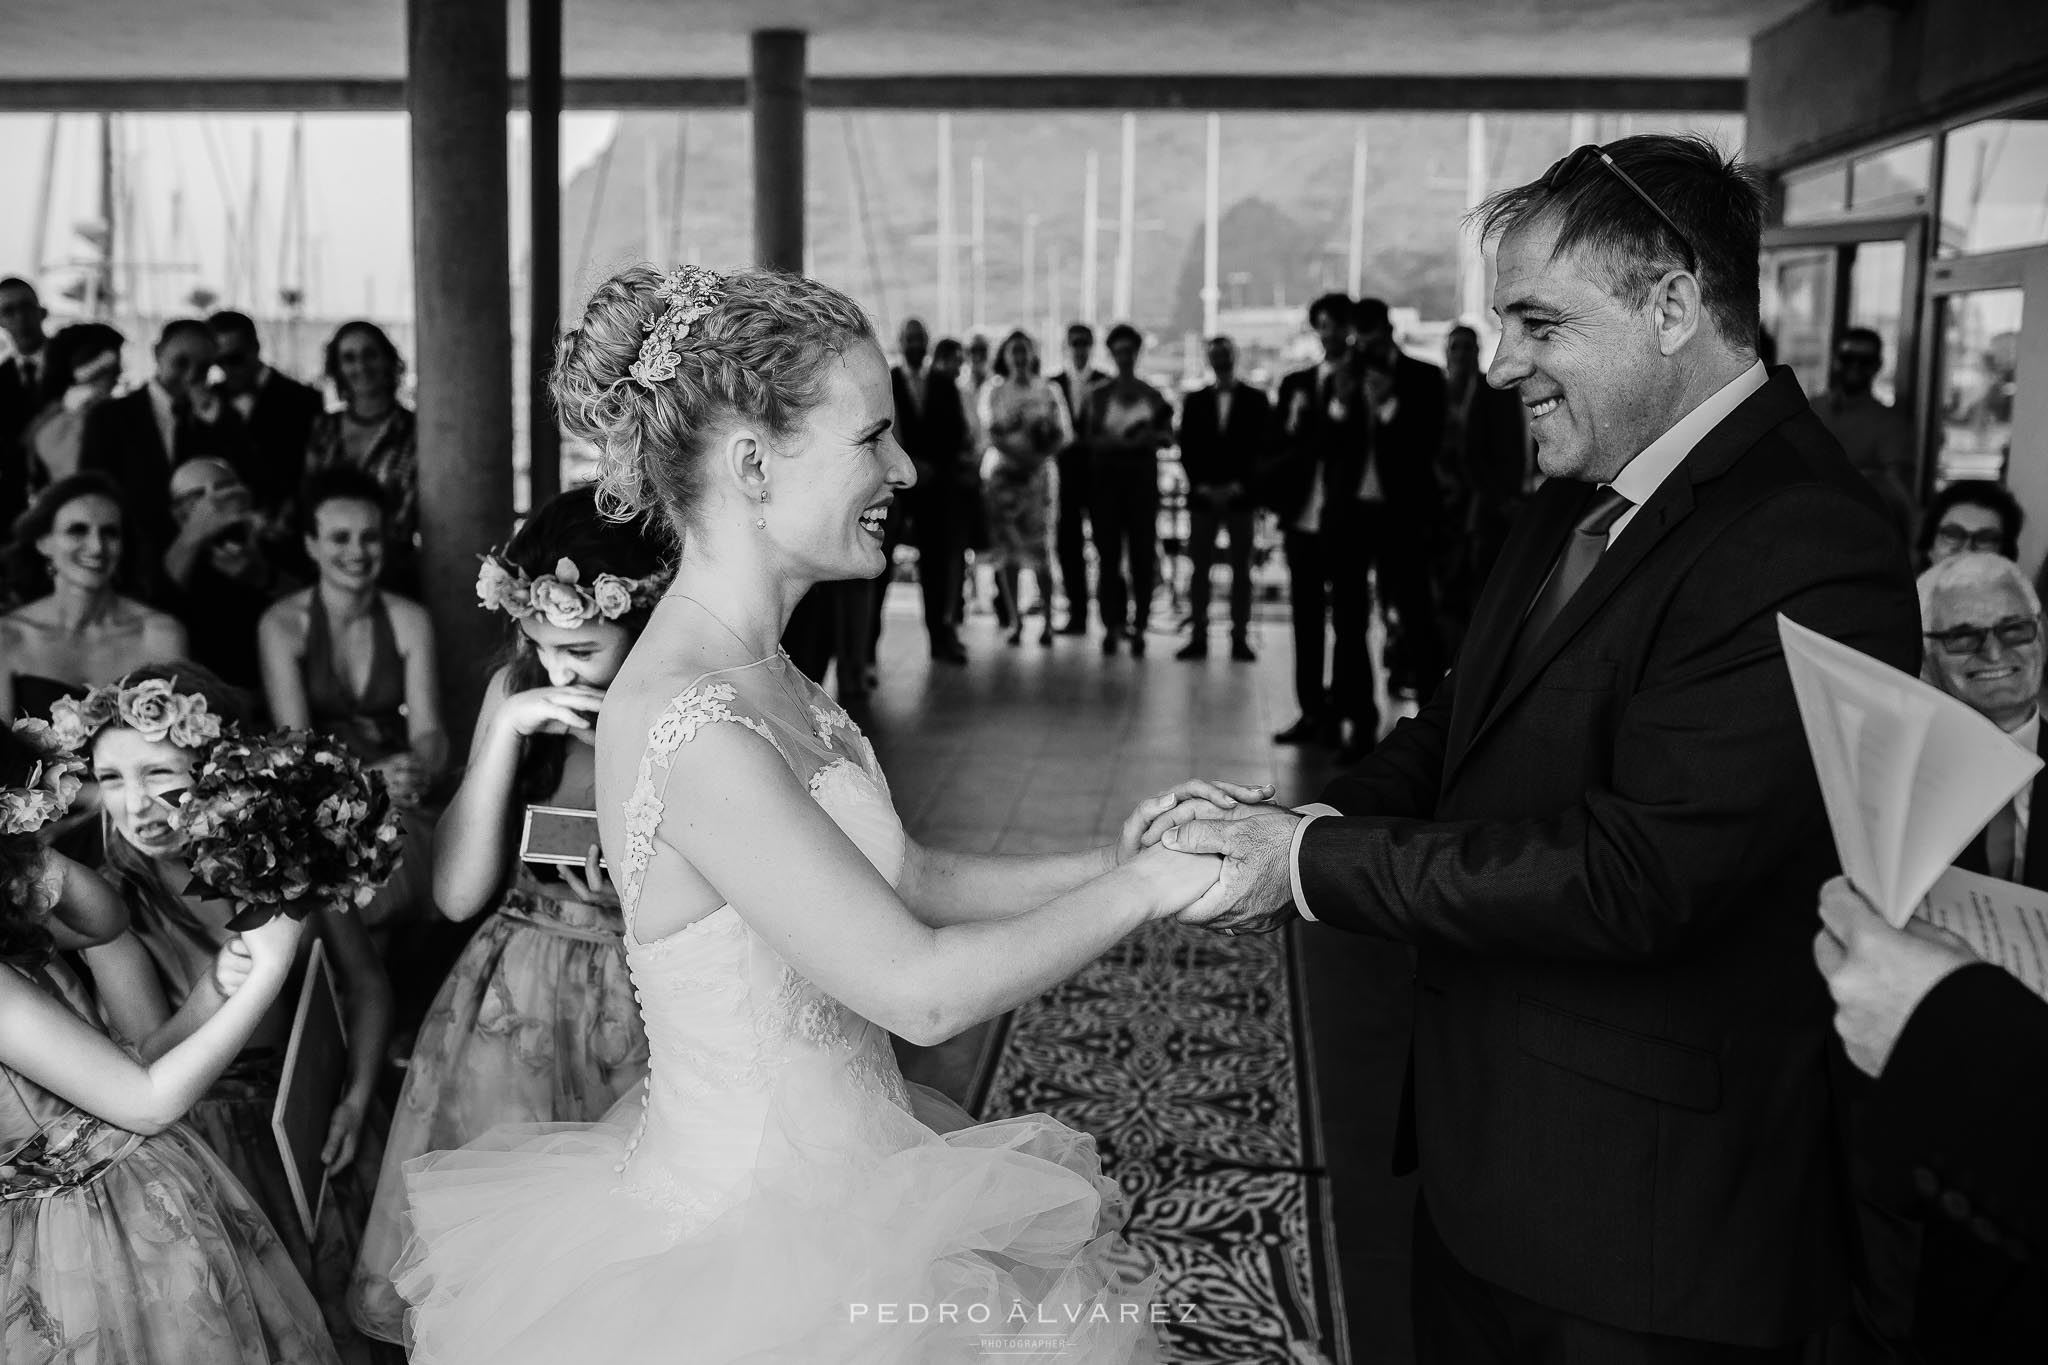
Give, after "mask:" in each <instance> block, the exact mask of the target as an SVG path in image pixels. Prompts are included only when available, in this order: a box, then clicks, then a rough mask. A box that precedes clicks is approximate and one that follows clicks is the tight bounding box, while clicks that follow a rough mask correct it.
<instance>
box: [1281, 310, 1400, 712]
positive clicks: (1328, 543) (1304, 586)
mask: <svg viewBox="0 0 2048 1365" xmlns="http://www.w3.org/2000/svg"><path fill="white" fill-rule="evenodd" d="M1351 315H1352V302H1351V300H1350V299H1349V298H1348V297H1346V296H1345V295H1343V294H1325V295H1323V296H1322V297H1321V298H1319V299H1317V300H1316V301H1315V302H1313V303H1311V304H1310V305H1309V306H1308V321H1309V326H1310V327H1312V328H1314V329H1315V333H1316V336H1317V338H1318V339H1319V340H1320V341H1321V342H1322V346H1323V358H1322V359H1321V360H1320V361H1318V362H1317V363H1316V364H1315V365H1312V366H1310V367H1309V368H1307V369H1302V370H1296V371H1295V372H1294V373H1292V374H1290V375H1288V376H1287V377H1286V378H1285V379H1283V380H1281V381H1280V397H1279V400H1278V401H1277V403H1276V404H1275V406H1274V411H1273V422H1274V431H1273V436H1272V445H1273V447H1274V449H1275V455H1274V457H1273V458H1272V460H1271V461H1270V463H1269V464H1268V465H1267V466H1266V467H1265V469H1264V470H1262V471H1261V474H1260V493H1259V496H1260V498H1261V500H1262V501H1263V502H1264V503H1265V505H1266V506H1268V507H1270V508H1272V509H1273V511H1274V512H1275V513H1276V514H1278V516H1279V518H1280V530H1281V535H1282V537H1283V540H1282V544H1283V546H1284V548H1285V551H1286V555H1287V605H1288V612H1289V614H1290V615H1291V617H1292V618H1293V623H1294V695H1295V700H1296V701H1297V702H1298V703H1299V704H1300V706H1301V716H1300V718H1299V719H1298V720H1296V721H1295V722H1294V723H1293V724H1292V725H1290V726H1288V727H1287V728H1286V729H1284V730H1282V731H1280V733H1278V734H1276V735H1274V736H1273V742H1274V743H1276V744H1327V745H1332V746H1335V745H1341V744H1343V743H1344V722H1346V721H1349V722H1350V723H1351V727H1352V735H1353V741H1352V742H1353V743H1354V744H1364V745H1370V744H1371V742H1372V740H1373V738H1374V737H1376V736H1377V734H1378V731H1379V706H1378V704H1377V703H1376V702H1375V701H1374V699H1373V674H1372V656H1371V653H1370V651H1369V649H1368V647H1367V643H1366V641H1367V636H1368V634H1369V632H1370V629H1371V624H1372V591H1371V588H1370V583H1369V579H1368V574H1369V573H1370V571H1371V566H1372V561H1371V559H1370V558H1369V557H1368V556H1367V554H1366V549H1365V541H1364V539H1363V536H1362V534H1361V530H1360V527H1359V526H1358V524H1357V523H1358V520H1359V516H1360V512H1359V508H1358V493H1359V491H1360V489H1361V487H1362V486H1363V482H1364V473H1365V460H1366V453H1367V451H1368V449H1369V448H1370V444H1371V440H1372V434H1371V418H1370V417H1369V416H1368V415H1367V412H1366V404H1365V395H1364V381H1363V372H1362V369H1361V367H1360V365H1359V363H1358V353H1357V350H1356V348H1355V346H1354V345H1353V341H1354V338H1353V334H1352V329H1351ZM1326 633H1327V634H1330V635H1333V636H1334V637H1335V647H1334V648H1333V649H1330V650H1329V651H1328V652H1327V654H1326V652H1325V648H1324V638H1325V635H1326ZM1326 657H1327V659H1328V663H1329V680H1328V682H1327V683H1325V681H1324V661H1325V658H1326Z"/></svg>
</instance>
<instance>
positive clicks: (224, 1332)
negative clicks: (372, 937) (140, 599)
mask: <svg viewBox="0 0 2048 1365" xmlns="http://www.w3.org/2000/svg"><path fill="white" fill-rule="evenodd" d="M48 759H49V755H47V754H46V753H44V752H42V751H41V750H40V749H38V748H36V747H35V746H33V745H30V744H27V743H24V741H23V739H22V738H20V737H17V736H15V735H13V734H10V733H8V732H6V731H5V730H4V729H0V809H9V808H12V809H13V810H14V811H15V816H14V818H13V819H12V820H10V821H8V822H5V823H0V964H4V966H0V1081H4V1084H0V1153H5V1154H6V1165H5V1167H4V1168H0V1196H4V1197H0V1247H5V1248H6V1249H7V1254H6V1255H5V1256H4V1257H0V1302H4V1303H5V1304H7V1306H8V1313H7V1320H6V1322H5V1324H4V1325H0V1356H4V1358H5V1359H7V1360H8V1361H10V1362H19V1363H20V1365H55V1363H56V1362H58V1361H83V1360H88V1359H90V1360H103V1361H109V1362H113V1361H121V1362H133V1363H134V1365H267V1362H273V1361H287V1360H288V1361H295V1362H305V1365H337V1357H336V1355H335V1352H334V1347H333V1344H332V1342H331V1341H330V1339H329V1337H328V1333H327V1328H326V1325H325V1324H324V1323H323V1322H322V1321H321V1317H320V1309H319V1306H318V1305H317V1304H316V1303H315V1302H314V1299H313V1296H312V1294H311V1292H310V1291H309V1290H308V1289H307V1287H306V1283H305V1280H304V1279H303V1278H302V1277H301V1276H300V1274H299V1272H298V1270H297V1269H296V1268H295V1267H294V1266H293V1264H292V1260H291V1257H290V1255H289V1254H288V1253H287V1252H286V1250H285V1248H284V1246H283V1244H282V1243H281V1242H280V1241H279V1239H278V1234H277V1233H276V1232H275V1231H274V1230H273V1228H272V1226H271V1224H270V1223H269V1222H268V1221H267V1220H266V1219H265V1217H264V1215H263V1213H262V1212H261V1211H259V1209H258V1207H257V1204H256V1201H255V1200H254V1199H252V1198H251V1196H250V1194H249V1192H248V1191H247V1190H246V1189H245V1188H244V1187H243V1185H242V1183H241V1182H240V1181H238V1180H237V1179H236V1178H235V1176H234V1174H233V1173H232V1172H230V1171H229V1169H228V1167H227V1166H226V1165H225V1164H223V1162H222V1161H221V1159H220V1158H219V1156H218V1155H216V1154H215V1153H214V1152H213V1151H211V1150H210V1149H209V1148H208V1147H207V1146H206V1144H205V1142H204V1141H203V1140H202V1139H201V1138H200V1137H199V1135H198V1134H197V1133H195V1132H194V1131H193V1129H192V1128H190V1127H187V1126H186V1124H185V1123H184V1122H183V1120H184V1118H185V1116H186V1115H187V1113H188V1112H189V1111H190V1110H192V1109H193V1108H194V1106H195V1105H196V1104H198V1103H200V1102H201V1097H202V1095H204V1094H205V1093H206V1092H207V1091H208V1089H209V1088H210V1087H212V1086H213V1085H214V1084H215V1082H216V1081H217V1080H218V1079H219V1078H220V1076H221V1074H222V1073H223V1072H224V1071H226V1070H227V1069H228V1068H229V1067H230V1066H231V1065H232V1064H233V1063H234V1062H235V1060H236V1059H237V1057H238V1056H239V1055H240V1054H241V1051H242V1048H243V1046H244V1045H245V1044H246V1043H247V1042H248V1041H249V1038H250V1035H251V1034H252V1033H253V1032H254V1031H255V1030H256V1028H257V1027H258V1025H259V1024H260V1023H261V1022H262V1021H263V1019H264V1018H265V1017H266V1016H267V1015H269V1014H271V1013H273V1011H272V1008H271V1007H272V1006H273V1005H274V1004H275V1003H276V1001H277V998H278V996H279V994H280V993H281V992H282V990H283V988H284V986H285V984H286V979H287V976H288V974H289V972H290V969H291V965H292V962H293V960H294V958H295V957H296V956H297V950H298V946H299V943H300V941H301V939H302V935H303V930H302V927H301V925H300V923H299V922H298V921H296V920H292V919H289V918H284V917H280V918H277V919H274V920H272V921H270V922H269V923H268V924H265V925H263V926H262V927H260V928H257V929H252V930H250V931H248V932H247V933H246V934H243V935H241V936H240V937H238V938H237V939H235V940H234V945H233V947H231V948H229V947H222V948H219V949H216V950H215V951H213V952H210V953H208V954H207V956H206V960H205V961H204V962H203V963H202V964H199V977H200V985H199V988H198V989H195V990H193V991H192V992H191V993H190V995H189V997H188V998H187V1000H186V1002H185V1005H184V1007H183V1008H182V1009H181V1010H180V1011H179V1012H178V1013H177V1014H176V1015H175V1016H172V1015H170V1014H169V1011H168V1010H166V1009H165V1008H164V1000H163V994H162V992H161V991H160V990H158V989H157V988H156V986H155V983H154V982H153V981H151V980H149V979H148V976H147V972H146V968H147V961H148V960H147V958H146V957H144V956H142V955H141V954H140V953H139V952H132V951H131V954H130V956H131V958H132V959H139V961H140V962H141V964H142V966H143V968H144V972H143V974H142V977H141V984H142V989H141V990H140V991H138V992H133V993H131V992H127V991H110V990H109V989H108V986H109V985H111V984H112V983H111V982H108V981H100V980H97V979H96V983H95V984H96V985H98V986H99V987H100V993H99V994H100V998H99V999H98V1000H95V999H94V998H93V996H92V995H91V994H89V993H88V992H87V991H86V990H85V988H84V985H83V983H82V982H81V981H80V979H79V978H78V977H77V976H76V975H75V974H74V973H73V972H72V970H71V969H70V967H69V965H68V964H67V962H66V961H65V959H64V958H63V957H62V956H60V955H59V954H58V952H57V950H58V949H60V948H65V947H85V946H87V945H88V944H91V943H93V942H95V941H98V940H100V939H101V938H102V935H100V934H98V933H93V934H91V935H89V936H88V937H87V938H86V939H85V940H84V941H83V942H81V941H80V940H78V939H77V938H76V937H73V936H72V935H71V933H70V928H71V925H72V923H73V922H74V920H75V919H76V918H77V917H78V916H77V913H76V912H78V911H79V910H81V909H82V910H83V911H84V912H85V917H86V918H89V919H94V920H98V919H104V918H105V915H104V913H103V910H102V907H103V906H104V905H105V904H106V903H109V902H111V903H112V905H113V906H114V907H115V909H116V911H117V914H118V915H119V917H120V918H122V919H125V917H126V916H125V911H121V910H120V907H119V901H118V899H117V898H116V897H115V895H114V893H113V891H112V890H111V889H109V888H108V887H107V885H106V884H105V883H104V882H103V881H101V879H100V878H99V877H97V876H95V875H94V874H93V873H91V872H89V871H87V870H86V869H85V868H83V867H80V866H78V865H76V864H74V863H72V862H70V861H69V860H68V859H66V858H63V857H62V856H60V855H58V854H55V853H52V852H49V851H48V850H46V849H44V848H42V847H40V845H39V839H40V837H41V834H42V832H43V830H42V828H41V827H40V826H44V825H46V824H47V821H48V820H49V819H52V818H55V816H56V815H57V813H58V812H59V811H61V809H62V805H63V802H62V797H61V794H60V793H59V792H58V791H57V785H58V784H59V783H61V782H63V781H66V780H68V775H66V776H65V777H59V778H54V779H53V778H52V777H51V775H50V771H51V770H50V765H49V762H48ZM38 778H40V780H37V779H38ZM23 798H27V799H29V800H30V801H34V802H38V803H40V804H41V809H40V810H37V809H36V807H35V806H30V807H28V809H29V810H31V811H33V812H34V814H31V815H30V816H29V818H28V819H27V820H24V819H23V818H22V814H21V812H22V807H21V805H20V804H19V803H21V802H22V800H23ZM114 933H115V935H116V936H117V937H118V940H119V941H122V942H125V943H127V944H128V945H129V946H130V948H131V950H132V948H133V946H134V945H133V941H132V940H129V939H128V936H127V935H126V934H125V933H121V932H120V930H119V928H118V926H116V928H115V930H114ZM266 1127H267V1124H266Z"/></svg>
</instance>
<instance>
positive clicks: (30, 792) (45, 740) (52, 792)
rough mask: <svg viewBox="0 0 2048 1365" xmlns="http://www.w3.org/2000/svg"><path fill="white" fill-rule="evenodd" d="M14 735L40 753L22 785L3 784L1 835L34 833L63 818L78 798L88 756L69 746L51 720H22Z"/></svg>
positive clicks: (18, 723)
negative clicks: (52, 725) (47, 721)
mask: <svg viewBox="0 0 2048 1365" xmlns="http://www.w3.org/2000/svg"><path fill="white" fill-rule="evenodd" d="M13 730H14V737H15V738H16V739H19V740H20V741H22V742H23V743H24V744H26V745H27V746H28V747H29V748H31V749H33V750H34V751H35V752H36V753H37V754H38V755H39V757H38V758H37V759H36V761H35V764H34V765H33V766H32V767H30V768H29V770H28V781H26V782H25V783H23V784H22V785H21V786H19V787H0V835H18V834H34V833H36V832H37V831H38V830H40V829H42V827H43V826H45V825H47V824H49V823H50V822H51V821H53V820H56V819H58V818H60V817H61V816H62V815H63V814H64V812H65V811H68V810H70V809H71V803H72V802H73V801H75V800H77V799H78V789H79V787H80V786H81V785H82V782H83V779H82V778H80V776H79V774H80V773H82V772H84V771H85V760H84V759H82V758H79V757H78V756H77V755H76V754H73V753H72V752H71V751H70V750H69V749H67V748H66V747H65V746H64V744H63V742H62V741H60V740H59V739H58V738H57V733H56V731H55V730H54V729H52V728H51V727H50V726H49V725H48V724H46V723H44V722H43V721H39V720H27V719H24V720H18V721H15V722H14V725H13Z"/></svg>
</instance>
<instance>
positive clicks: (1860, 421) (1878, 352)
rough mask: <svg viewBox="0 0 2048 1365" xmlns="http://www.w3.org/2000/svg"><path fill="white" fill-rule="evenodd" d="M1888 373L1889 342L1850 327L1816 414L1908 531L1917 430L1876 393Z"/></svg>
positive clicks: (1815, 405) (1816, 403)
mask: <svg viewBox="0 0 2048 1365" xmlns="http://www.w3.org/2000/svg"><path fill="white" fill-rule="evenodd" d="M1883 369H1884V338H1882V337H1880V336H1879V335H1878V334H1877V333H1876V332H1873V331H1871V330H1870V329H1869V328H1868V327H1851V328H1849V329H1848V330H1847V331H1846V332H1843V333H1842V339H1841V340H1840V341H1839V342H1837V343H1836V344H1835V356H1834V361H1833V363H1832V364H1830V365H1829V367H1828V391H1827V392H1826V393H1824V394H1822V395H1821V396H1820V397H1818V398H1816V399H1814V400H1813V410H1814V412H1815V413H1816V414H1818V415H1819V417H1820V420H1821V421H1822V422H1824V423H1826V424H1827V429H1828V430H1829V431H1831V432H1833V433H1834V436H1835V439H1836V440H1837V441H1840V442H1841V443H1842V449H1843V451H1844V452H1845V453H1846V454H1847V455H1848V456H1849V463H1850V464H1852V465H1855V466H1856V469H1857V472H1858V473H1860V474H1862V475H1863V477H1864V478H1866V479H1869V480H1870V482H1871V483H1872V485H1873V486H1875V487H1876V489H1877V491H1878V493H1879V494H1880V495H1881V496H1882V497H1883V498H1884V500H1885V503H1886V505H1887V506H1889V507H1891V508H1892V510H1893V513H1894V515H1896V516H1897V517H1898V518H1899V526H1900V528H1901V530H1902V532H1903V531H1907V530H1909V529H1910V527H1911V525H1912V518H1913V427H1912V424H1911V423H1909V422H1907V421H1906V419H1905V418H1903V417H1901V416H1900V415H1899V414H1898V413H1897V412H1895V411H1893V409H1892V407H1891V405H1890V404H1888V403H1886V402H1885V401H1884V400H1883V399H1881V398H1879V397H1878V396H1877V395H1876V393H1874V392H1872V385H1873V384H1874V383H1875V382H1876V380H1877V376H1878V373H1879V372H1880V371H1882V370H1883Z"/></svg>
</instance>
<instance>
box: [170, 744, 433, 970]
mask: <svg viewBox="0 0 2048 1365" xmlns="http://www.w3.org/2000/svg"><path fill="white" fill-rule="evenodd" d="M170 821H171V825H172V827H173V828H175V829H177V830H179V831H181V832H182V833H183V834H184V835H185V836H186V838H187V840H188V842H187V844H186V849H185V856H186V859H187V861H188V862H189V863H190V865H191V868H192V876H193V881H194V883H195V889H197V890H198V891H200V892H201V893H202V894H207V895H212V896H217V897H220V898H221V899H223V900H227V901H230V902H232V903H233V905H234V907H235V917H234V918H233V919H231V920H229V921H228V926H227V927H228V928H229V929H230V930H232V931H237V932H239V931H240V930H243V929H249V928H253V927H255V926H256V925H258V924H261V923H263V922H264V921H266V920H268V919H271V918H273V917H275V916H277V915H281V914H282V915H291V916H293V917H294V918H297V919H304V918H305V917H306V916H307V915H309V914H311V913H312V912H313V911H315V910H349V909H360V908H362V907H363V906H366V905H368V904H369V903H370V901H371V900H372V899H374V898H375V897H376V894H377V890H378V888H379V887H381V886H383V885H384V883H385V882H386V881H387V880H389V879H390V876H391V873H392V870H393V869H394V868H395V867H396V866H397V865H398V855H399V821H398V811H397V808H396V807H394V806H393V805H392V802H391V795H390V793H389V791H387V790H386V788H385V785H384V778H383V776H382V774H379V773H376V772H373V771H369V770H366V769H365V768H364V767H363V765H362V763H361V762H360V761H358V760H357V759H356V758H355V756H354V755H352V754H351V753H349V751H348V750H347V749H345V748H343V747H342V746H341V745H339V744H337V743H335V742H334V741H333V740H330V739H328V738H326V737H325V736H324V735H320V734H316V733H313V732H311V731H306V730H280V731H277V732H276V733H275V734H270V735H264V736H260V737H257V738H253V739H249V738H244V737H242V736H241V735H238V734H234V733H230V734H229V735H228V736H227V737H226V738H224V739H222V740H220V741H219V742H218V743H216V744H214V745H213V747H212V748H211V749H210V750H209V751H208V753H207V755H206V758H205V760H204V761H203V762H202V763H201V764H200V766H199V768H198V769H197V770H196V771H195V772H194V773H193V777H192V785H191V786H190V787H189V788H188V789H186V791H185V793H184V795H183V799H182V800H181V801H180V802H179V803H178V805H177V806H176V807H175V808H174V809H173V810H172V812H171V816H170Z"/></svg>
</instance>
